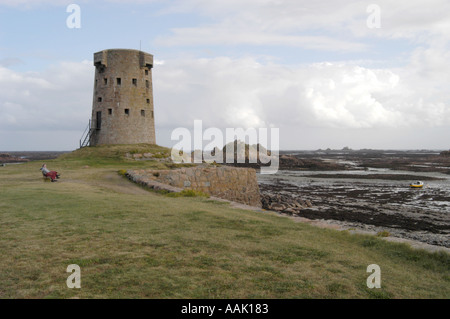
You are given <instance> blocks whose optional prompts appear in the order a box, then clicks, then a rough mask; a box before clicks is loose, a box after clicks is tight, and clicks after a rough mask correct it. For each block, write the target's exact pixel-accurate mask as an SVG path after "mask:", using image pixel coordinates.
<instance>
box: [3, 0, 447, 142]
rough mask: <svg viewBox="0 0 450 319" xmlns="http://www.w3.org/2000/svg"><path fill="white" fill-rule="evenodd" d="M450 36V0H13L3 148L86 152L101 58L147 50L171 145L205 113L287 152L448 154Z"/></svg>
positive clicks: (6, 15) (158, 116) (162, 134)
mask: <svg viewBox="0 0 450 319" xmlns="http://www.w3.org/2000/svg"><path fill="white" fill-rule="evenodd" d="M70 3H75V4H77V5H79V6H80V8H81V15H80V18H81V28H79V29H77V28H75V29H70V28H68V27H67V25H66V19H67V17H68V16H69V15H70V13H67V12H66V8H67V6H68V5H69V4H70ZM371 4H376V5H377V7H378V8H379V9H380V11H379V13H380V18H381V19H380V25H379V26H380V27H379V28H370V27H368V24H367V20H368V19H369V18H370V16H371V14H372V11H371V12H367V8H368V6H369V5H371ZM449 30H450V2H449V1H445V0H429V1H425V0H413V1H403V0H398V1H395V2H394V3H393V1H387V0H382V1H360V0H356V1H344V0H319V1H301V0H295V1H294V0H266V1H256V0H239V1H237V0H228V1H225V0H220V1H218V0H217V1H211V0H209V1H207V0H173V1H166V0H149V1H146V0H134V1H113V0H109V1H106V0H100V1H78V2H77V1H64V0H35V1H31V0H18V1H5V0H0V114H1V115H2V116H1V118H0V150H3V151H13V150H72V149H75V148H76V147H77V145H78V139H79V137H80V136H81V133H82V132H83V130H84V128H85V126H86V125H87V122H88V120H89V118H90V115H91V114H90V113H91V107H92V86H93V76H94V67H93V66H92V56H93V53H94V52H97V51H101V50H103V49H109V48H130V49H139V46H141V48H142V50H143V51H146V52H149V53H151V54H153V55H154V58H155V60H156V62H157V63H155V66H154V70H153V72H154V73H153V81H154V87H153V89H154V99H155V101H154V104H155V120H156V129H157V142H158V144H161V145H164V146H171V145H173V144H174V142H172V141H171V140H170V134H171V132H172V130H173V129H175V128H176V127H187V128H192V126H193V121H194V120H196V119H201V120H203V121H204V126H205V127H208V126H209V127H219V128H223V129H224V128H226V127H244V128H248V127H256V128H258V127H277V128H279V129H280V137H281V141H280V142H281V143H280V147H281V148H282V149H317V148H328V147H331V148H342V147H344V146H349V147H352V148H355V149H357V148H399V149H412V148H413V149H415V148H420V149H422V148H433V149H448V148H450V146H449V143H448V136H449V133H450V129H449V126H450V107H449V103H450V93H449V90H448V87H449V84H450V83H449V82H450V77H449V76H448V74H450V67H449V63H448V61H449V58H450V51H449V39H450V34H449V33H450V31H449Z"/></svg>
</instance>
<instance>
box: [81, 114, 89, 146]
mask: <svg viewBox="0 0 450 319" xmlns="http://www.w3.org/2000/svg"><path fill="white" fill-rule="evenodd" d="M90 139H91V120H89V124H88V126H87V127H86V129H85V130H84V132H83V134H82V135H81V139H80V148H82V147H85V146H88V145H89V142H90Z"/></svg>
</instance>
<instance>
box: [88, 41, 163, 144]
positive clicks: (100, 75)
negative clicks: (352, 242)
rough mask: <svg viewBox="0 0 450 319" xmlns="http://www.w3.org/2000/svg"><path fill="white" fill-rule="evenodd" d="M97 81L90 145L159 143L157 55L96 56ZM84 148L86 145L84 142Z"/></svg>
mask: <svg viewBox="0 0 450 319" xmlns="http://www.w3.org/2000/svg"><path fill="white" fill-rule="evenodd" d="M94 65H95V82H94V98H93V102H92V119H91V122H90V128H89V133H90V134H89V137H88V138H87V139H86V140H87V141H89V143H90V145H101V144H138V143H149V144H156V138H155V119H154V109H153V90H152V67H153V55H151V54H149V53H145V52H142V51H138V50H127V49H110V50H103V51H100V52H97V53H94ZM80 146H84V145H83V142H82V141H80Z"/></svg>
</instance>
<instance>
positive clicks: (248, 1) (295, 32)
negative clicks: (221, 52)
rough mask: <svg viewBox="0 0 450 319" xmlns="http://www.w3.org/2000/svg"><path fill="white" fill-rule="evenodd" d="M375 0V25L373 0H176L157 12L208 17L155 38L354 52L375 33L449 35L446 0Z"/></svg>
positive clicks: (433, 38)
mask: <svg viewBox="0 0 450 319" xmlns="http://www.w3.org/2000/svg"><path fill="white" fill-rule="evenodd" d="M375 3H376V4H377V5H378V6H379V7H380V9H381V12H380V13H381V28H379V29H371V28H368V27H367V23H366V22H367V19H368V17H369V15H370V13H368V12H367V11H366V9H367V7H368V6H369V5H370V4H371V2H367V1H365V0H356V1H347V0H332V1H330V0H317V1H309V0H265V1H257V0H228V1H209V0H179V1H175V2H174V4H173V5H172V6H170V7H169V8H165V9H163V10H162V11H161V14H172V13H180V12H182V13H190V14H193V13H195V14H198V15H200V16H203V17H205V18H207V20H206V21H208V22H205V23H203V24H202V25H197V26H195V27H182V28H174V29H172V34H169V35H165V36H161V37H159V38H158V39H157V41H156V44H159V45H186V44H187V45H189V44H191V45H199V44H203V45H211V44H212V45H217V44H222V43H225V44H233V45H235V44H251V45H284V46H301V47H304V48H308V49H319V50H329V51H345V52H348V51H355V52H358V51H363V50H366V49H367V44H365V43H361V41H362V40H367V39H370V38H377V37H381V38H386V39H396V38H405V39H409V40H411V41H413V42H418V43H428V44H430V43H435V42H438V43H442V42H445V41H448V40H449V39H450V33H449V32H448V30H449V29H450V2H449V1H447V0H430V1H424V0H396V1H391V0H378V1H376V2H375ZM210 21H213V22H210ZM352 36H353V37H354V38H353V39H352Z"/></svg>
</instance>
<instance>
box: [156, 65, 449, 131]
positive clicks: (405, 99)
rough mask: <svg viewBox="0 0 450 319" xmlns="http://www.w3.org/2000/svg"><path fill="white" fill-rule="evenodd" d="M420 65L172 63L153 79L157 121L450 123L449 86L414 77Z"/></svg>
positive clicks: (252, 124) (324, 124) (255, 124)
mask: <svg viewBox="0 0 450 319" xmlns="http://www.w3.org/2000/svg"><path fill="white" fill-rule="evenodd" d="M416 59H418V58H417V57H415V56H414V57H413V63H412V64H410V65H409V66H408V67H406V68H404V69H397V70H388V69H368V68H364V67H361V66H357V65H351V64H344V63H341V64H334V63H318V64H312V65H307V66H300V67H290V68H288V67H286V66H281V65H276V64H262V63H258V62H257V61H256V60H254V59H251V58H246V59H235V60H233V59H230V58H223V57H222V58H215V59H198V60H190V61H185V60H184V61H166V64H165V65H163V66H160V67H159V68H158V69H157V70H155V73H154V74H155V75H154V77H155V81H154V87H155V97H156V101H155V105H156V114H157V116H158V121H159V123H160V125H162V126H167V127H168V126H174V125H177V126H189V125H190V123H192V122H193V120H194V119H203V120H205V121H207V122H208V125H210V126H217V127H226V126H229V127H236V126H243V127H259V126H272V125H273V126H276V127H283V126H295V125H302V126H315V127H336V128H383V127H391V128H393V127H411V126H421V127H424V126H439V125H448V124H450V109H449V108H448V101H449V100H448V98H449V97H450V94H448V93H442V92H441V93H440V94H435V93H436V90H437V89H438V88H439V87H440V86H442V85H448V84H450V83H449V80H448V79H447V80H446V82H445V83H443V82H442V78H440V77H439V78H438V79H436V80H435V81H433V76H434V75H432V74H431V75H430V76H426V77H423V76H422V75H421V74H419V75H413V74H414V73H416V72H417V70H416V69H415V67H416V62H415V60H416ZM422 61H423V63H425V62H426V59H425V60H422ZM420 65H421V67H423V68H426V66H425V65H424V64H420ZM447 69H448V68H447ZM448 71H450V70H448ZM443 72H444V71H443ZM423 83H426V86H422V84H423ZM419 88H420V89H419ZM159 106H160V109H158V107H159Z"/></svg>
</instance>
